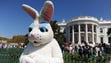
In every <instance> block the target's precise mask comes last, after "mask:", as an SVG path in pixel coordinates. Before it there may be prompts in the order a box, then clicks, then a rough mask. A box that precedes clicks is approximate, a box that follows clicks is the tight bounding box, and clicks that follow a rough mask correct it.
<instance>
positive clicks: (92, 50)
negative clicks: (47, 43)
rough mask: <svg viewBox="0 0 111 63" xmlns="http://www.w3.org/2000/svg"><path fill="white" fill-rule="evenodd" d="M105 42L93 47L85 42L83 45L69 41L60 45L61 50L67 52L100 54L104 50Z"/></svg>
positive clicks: (95, 55) (85, 54) (88, 54)
mask: <svg viewBox="0 0 111 63" xmlns="http://www.w3.org/2000/svg"><path fill="white" fill-rule="evenodd" d="M105 47H106V45H105V44H98V45H96V46H94V47H92V46H89V45H87V44H85V45H84V46H81V45H75V46H73V45H72V44H71V43H67V44H65V45H63V46H62V52H63V53H64V52H69V53H72V54H73V53H75V52H77V53H78V54H79V55H80V56H82V55H84V56H88V57H90V56H94V57H97V56H100V55H101V54H102V53H103V52H105Z"/></svg>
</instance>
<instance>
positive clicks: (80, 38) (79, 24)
mask: <svg viewBox="0 0 111 63" xmlns="http://www.w3.org/2000/svg"><path fill="white" fill-rule="evenodd" d="M78 29H79V33H78V34H79V36H78V37H79V42H78V44H81V27H80V24H79V25H78Z"/></svg>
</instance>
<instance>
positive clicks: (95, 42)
mask: <svg viewBox="0 0 111 63" xmlns="http://www.w3.org/2000/svg"><path fill="white" fill-rule="evenodd" d="M98 39H99V38H98V29H97V25H96V42H95V43H98Z"/></svg>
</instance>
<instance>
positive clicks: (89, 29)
mask: <svg viewBox="0 0 111 63" xmlns="http://www.w3.org/2000/svg"><path fill="white" fill-rule="evenodd" d="M88 32H92V25H91V24H88Z"/></svg>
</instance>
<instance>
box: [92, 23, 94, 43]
mask: <svg viewBox="0 0 111 63" xmlns="http://www.w3.org/2000/svg"><path fill="white" fill-rule="evenodd" d="M92 42H93V44H94V25H93V24H92Z"/></svg>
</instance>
